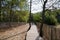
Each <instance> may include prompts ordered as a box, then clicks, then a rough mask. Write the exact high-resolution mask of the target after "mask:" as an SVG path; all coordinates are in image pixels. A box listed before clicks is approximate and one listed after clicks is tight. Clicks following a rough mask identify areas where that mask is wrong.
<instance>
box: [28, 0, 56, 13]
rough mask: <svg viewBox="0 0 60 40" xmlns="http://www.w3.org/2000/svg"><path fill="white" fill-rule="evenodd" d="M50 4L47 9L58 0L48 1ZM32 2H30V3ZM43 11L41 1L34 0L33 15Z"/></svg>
mask: <svg viewBox="0 0 60 40" xmlns="http://www.w3.org/2000/svg"><path fill="white" fill-rule="evenodd" d="M48 1H50V2H48V3H47V5H46V6H47V7H48V6H51V5H52V3H54V2H55V1H56V0H48ZM28 2H30V0H29V1H28ZM40 11H42V3H41V1H40V0H32V13H37V12H40Z"/></svg>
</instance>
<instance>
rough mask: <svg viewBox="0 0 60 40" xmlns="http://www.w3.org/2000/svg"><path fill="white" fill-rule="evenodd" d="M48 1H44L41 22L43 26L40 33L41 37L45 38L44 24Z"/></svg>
mask: <svg viewBox="0 0 60 40" xmlns="http://www.w3.org/2000/svg"><path fill="white" fill-rule="evenodd" d="M47 1H48V0H45V1H44V4H43V11H42V22H41V26H40V33H39V36H41V37H43V31H42V29H43V23H44V17H45V6H46V3H47Z"/></svg>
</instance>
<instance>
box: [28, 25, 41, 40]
mask: <svg viewBox="0 0 60 40" xmlns="http://www.w3.org/2000/svg"><path fill="white" fill-rule="evenodd" d="M27 40H42V38H41V37H39V34H38V31H37V27H36V25H34V24H33V25H32V27H31V29H30V30H29V31H28V33H27Z"/></svg>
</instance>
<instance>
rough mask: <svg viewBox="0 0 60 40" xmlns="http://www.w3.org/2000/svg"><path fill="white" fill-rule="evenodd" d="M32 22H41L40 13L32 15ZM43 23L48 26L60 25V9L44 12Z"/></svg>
mask: <svg viewBox="0 0 60 40" xmlns="http://www.w3.org/2000/svg"><path fill="white" fill-rule="evenodd" d="M33 15H34V16H33V17H34V21H35V22H41V19H42V18H41V13H36V14H33ZM44 23H46V24H49V25H57V24H59V23H60V9H57V10H53V11H51V10H46V12H45V17H44Z"/></svg>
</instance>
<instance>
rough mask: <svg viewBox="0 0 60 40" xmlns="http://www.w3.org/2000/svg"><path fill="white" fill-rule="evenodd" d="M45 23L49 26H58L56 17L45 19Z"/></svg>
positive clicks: (51, 16)
mask: <svg viewBox="0 0 60 40" xmlns="http://www.w3.org/2000/svg"><path fill="white" fill-rule="evenodd" d="M44 21H45V23H46V24H49V25H56V24H57V19H56V18H55V16H54V15H50V16H47V17H45V20H44Z"/></svg>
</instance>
